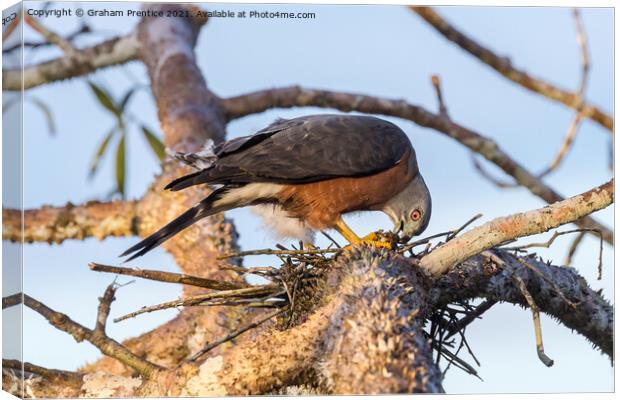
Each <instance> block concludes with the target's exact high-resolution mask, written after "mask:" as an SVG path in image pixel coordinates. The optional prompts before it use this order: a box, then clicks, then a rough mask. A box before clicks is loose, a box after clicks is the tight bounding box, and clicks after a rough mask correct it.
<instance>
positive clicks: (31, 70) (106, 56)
mask: <svg viewBox="0 0 620 400" xmlns="http://www.w3.org/2000/svg"><path fill="white" fill-rule="evenodd" d="M138 47H139V44H138V40H137V37H136V35H135V34H130V35H128V36H123V37H117V38H114V39H109V40H106V41H105V42H103V43H100V44H97V45H95V46H92V47H87V48H84V49H80V50H76V51H75V52H73V53H72V54H71V55H64V56H62V57H59V58H56V59H53V60H50V61H45V62H42V63H40V64H36V65H31V66H26V67H25V68H24V70H23V71H22V70H21V69H7V70H4V71H2V90H22V77H23V82H24V89H30V88H33V87H35V86H39V85H43V84H46V83H51V82H55V81H58V80H63V79H69V78H74V77H77V76H81V75H86V74H88V73H91V72H93V71H95V70H97V69H100V68H105V67H110V66H113V65H118V64H123V63H126V62H128V61H132V60H135V59H136V58H137V57H138Z"/></svg>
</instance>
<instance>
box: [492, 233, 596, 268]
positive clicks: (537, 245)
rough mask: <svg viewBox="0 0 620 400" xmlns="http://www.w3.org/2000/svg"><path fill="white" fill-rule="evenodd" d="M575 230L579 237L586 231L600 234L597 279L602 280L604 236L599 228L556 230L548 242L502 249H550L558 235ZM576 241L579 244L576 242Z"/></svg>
mask: <svg viewBox="0 0 620 400" xmlns="http://www.w3.org/2000/svg"><path fill="white" fill-rule="evenodd" d="M575 232H579V236H578V237H577V238H578V239H579V237H581V238H583V236H582V235H585V233H586V232H594V233H596V234H597V235H598V236H599V253H598V265H597V271H598V278H597V279H598V280H601V278H602V275H603V238H602V235H601V232H600V231H599V230H597V229H571V230H569V231H564V232H558V231H555V232H553V235H552V236H551V238H549V240H547V241H546V242H543V243H530V244H526V245H523V246H515V247H502V249H504V250H513V251H524V249H528V248H531V247H545V248H547V249H548V248H549V247H550V246H551V245H552V244H553V242H554V241H555V239H557V238H558V237H560V236H562V235H567V234H569V233H575ZM580 241H581V239H579V242H580ZM575 242H576V243H577V244H575ZM575 242H573V244H572V245H571V249H570V250H569V255H570V257H571V258H572V255H573V254H574V252H575V249H576V246H577V245H578V244H579V242H577V241H575ZM573 246H575V248H573Z"/></svg>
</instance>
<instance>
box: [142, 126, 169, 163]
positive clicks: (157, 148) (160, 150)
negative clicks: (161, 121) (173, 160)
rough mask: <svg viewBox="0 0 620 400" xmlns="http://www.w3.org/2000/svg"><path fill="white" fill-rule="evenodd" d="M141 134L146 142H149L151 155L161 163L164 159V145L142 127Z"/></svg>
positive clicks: (147, 129)
mask: <svg viewBox="0 0 620 400" xmlns="http://www.w3.org/2000/svg"><path fill="white" fill-rule="evenodd" d="M142 132H143V133H144V137H145V138H146V140H147V141H148V142H149V145H150V146H151V149H153V153H155V155H156V156H157V158H158V159H159V161H162V160H163V159H164V157H166V148H165V147H164V144H163V143H162V142H161V140H159V138H158V137H157V136H155V134H154V133H153V132H152V131H151V130H150V129H149V128H147V127H146V126H144V125H142Z"/></svg>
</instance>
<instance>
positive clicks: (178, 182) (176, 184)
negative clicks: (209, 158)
mask: <svg viewBox="0 0 620 400" xmlns="http://www.w3.org/2000/svg"><path fill="white" fill-rule="evenodd" d="M207 176H208V174H207V173H205V171H197V172H194V173H191V174H189V175H184V176H182V177H180V178H177V179H175V180H173V181H172V182H170V183H169V184H167V185H166V187H165V188H164V189H166V190H171V191H173V192H176V191H179V190H183V189H185V188H188V187H190V186H194V185H199V184H201V183H207V182H208V178H207Z"/></svg>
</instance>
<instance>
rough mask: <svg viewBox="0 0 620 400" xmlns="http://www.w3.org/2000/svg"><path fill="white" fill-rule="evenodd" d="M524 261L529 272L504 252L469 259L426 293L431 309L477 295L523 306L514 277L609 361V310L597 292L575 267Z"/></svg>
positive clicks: (611, 325)
mask: <svg viewBox="0 0 620 400" xmlns="http://www.w3.org/2000/svg"><path fill="white" fill-rule="evenodd" d="M523 260H524V261H526V262H527V263H528V264H529V266H531V267H533V268H529V266H528V265H525V264H524V263H523V262H522V261H520V260H519V259H518V258H516V257H515V256H513V255H512V254H511V253H510V252H508V251H506V250H489V251H486V252H484V253H482V254H480V255H476V256H473V257H470V258H469V259H467V260H465V261H464V262H462V263H461V264H459V265H458V266H456V267H454V268H453V269H451V270H450V271H449V272H448V273H446V274H445V275H442V276H441V277H440V278H438V280H437V281H436V282H435V284H434V285H433V288H432V289H431V292H430V293H431V294H430V303H431V304H430V305H429V306H430V307H432V308H436V307H441V306H442V305H445V304H448V303H450V302H453V301H455V300H464V299H473V298H479V297H483V298H486V299H489V300H493V301H505V302H509V303H513V304H520V305H522V306H527V302H526V301H525V299H524V297H523V295H522V294H521V291H520V290H519V288H518V287H517V285H516V284H515V281H514V279H513V276H515V275H516V276H519V277H520V278H521V279H522V280H523V281H524V282H525V284H526V286H527V288H528V291H529V292H530V293H531V295H532V297H533V298H534V301H535V302H536V304H537V305H538V306H539V307H540V311H542V312H544V313H545V314H548V315H550V316H552V317H554V318H556V319H557V320H558V321H559V322H560V323H562V324H563V325H565V326H566V327H567V328H570V329H574V330H575V331H577V332H578V333H579V334H581V335H583V336H584V337H585V338H587V339H588V340H589V341H590V342H592V344H594V345H596V346H597V347H598V348H599V349H601V351H602V352H603V353H605V354H607V355H608V356H609V357H612V358H613V337H614V335H613V329H614V323H613V321H614V314H613V307H612V306H611V305H610V304H609V302H608V301H607V300H605V299H604V298H603V297H602V296H601V294H600V292H595V291H594V290H592V289H591V288H590V287H589V286H588V283H587V282H586V280H585V279H584V278H583V277H581V276H580V275H579V274H578V273H577V271H576V270H575V269H574V268H571V267H566V266H562V267H558V266H555V265H549V264H547V263H544V262H542V261H541V260H538V259H536V258H534V257H527V258H526V259H523ZM558 290H560V291H561V294H562V295H561V296H560V295H558ZM564 298H566V299H568V300H569V301H570V302H572V303H575V306H572V305H571V304H570V303H568V302H567V301H566V300H564Z"/></svg>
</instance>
